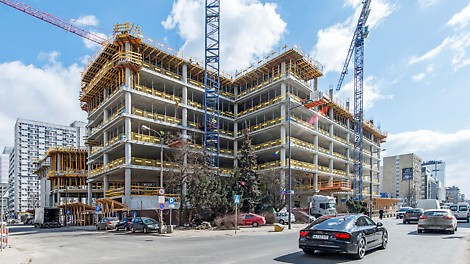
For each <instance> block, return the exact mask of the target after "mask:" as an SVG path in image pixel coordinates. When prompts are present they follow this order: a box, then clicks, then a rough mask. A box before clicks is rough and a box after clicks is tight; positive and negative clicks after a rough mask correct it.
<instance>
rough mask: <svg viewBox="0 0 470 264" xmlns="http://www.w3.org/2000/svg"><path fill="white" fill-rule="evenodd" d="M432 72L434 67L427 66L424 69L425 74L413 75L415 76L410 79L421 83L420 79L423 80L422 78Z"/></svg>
mask: <svg viewBox="0 0 470 264" xmlns="http://www.w3.org/2000/svg"><path fill="white" fill-rule="evenodd" d="M433 71H434V65H432V64H429V65H428V67H426V70H425V72H421V73H418V74H415V75H413V76H411V79H412V80H413V81H415V82H417V81H421V80H422V79H424V77H425V76H426V75H428V74H429V73H432V72H433Z"/></svg>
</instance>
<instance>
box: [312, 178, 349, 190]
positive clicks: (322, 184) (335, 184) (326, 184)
mask: <svg viewBox="0 0 470 264" xmlns="http://www.w3.org/2000/svg"><path fill="white" fill-rule="evenodd" d="M350 188H351V186H350V184H349V181H348V180H340V181H331V182H330V181H318V189H319V190H326V189H350Z"/></svg>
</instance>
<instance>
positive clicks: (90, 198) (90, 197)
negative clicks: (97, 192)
mask: <svg viewBox="0 0 470 264" xmlns="http://www.w3.org/2000/svg"><path fill="white" fill-rule="evenodd" d="M87 185H88V186H87V200H86V204H88V205H92V203H93V184H92V181H90V180H88V181H87Z"/></svg>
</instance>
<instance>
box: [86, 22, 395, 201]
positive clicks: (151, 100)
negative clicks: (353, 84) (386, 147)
mask: <svg viewBox="0 0 470 264" xmlns="http://www.w3.org/2000/svg"><path fill="white" fill-rule="evenodd" d="M139 35H140V33H139V31H138V29H137V28H136V27H134V26H131V25H129V24H123V25H116V27H115V35H114V39H113V41H112V42H110V43H106V44H105V45H104V46H103V47H102V49H101V50H100V51H99V52H98V53H97V54H96V55H95V59H94V60H93V61H92V62H91V63H90V64H89V65H88V66H87V67H86V69H85V71H84V74H83V79H82V83H83V84H84V85H83V87H82V94H81V97H80V101H81V104H82V109H83V110H84V111H86V112H87V113H88V128H89V130H88V144H89V153H90V154H89V162H88V164H89V165H88V166H89V167H88V169H89V181H88V183H89V186H90V185H91V184H93V182H95V181H96V182H103V192H104V195H105V197H107V198H113V199H116V200H118V201H121V202H123V203H125V204H127V205H128V206H129V207H130V210H137V209H142V210H153V209H155V207H156V205H157V204H158V203H157V202H156V197H154V196H152V195H150V194H152V193H155V190H157V189H158V188H159V187H160V183H159V178H158V177H156V175H158V174H159V172H160V167H161V166H162V164H161V163H160V158H161V156H160V150H159V149H160V147H161V146H162V147H163V149H164V153H165V154H164V155H163V170H164V172H167V171H169V170H172V169H173V168H175V167H176V166H180V164H173V163H172V162H171V160H170V159H169V157H171V156H172V155H174V154H175V153H176V150H175V149H174V148H172V147H171V146H170V144H168V142H162V141H161V140H160V137H159V133H161V132H160V131H163V134H172V133H173V134H174V133H179V134H181V135H184V138H187V137H190V138H191V139H192V143H191V147H192V148H193V149H194V150H201V149H203V135H204V85H203V83H204V68H203V66H202V65H200V64H199V63H196V62H194V61H192V60H185V59H184V58H181V57H180V56H178V54H175V53H172V52H171V51H170V50H167V49H162V48H161V47H159V48H157V47H155V46H153V45H151V44H149V43H146V42H144V41H143V40H142V39H140V38H139ZM321 71H322V66H321V65H320V64H319V63H318V62H316V61H314V60H313V59H311V58H310V57H309V56H307V55H306V54H305V53H304V52H302V51H300V50H299V49H297V48H290V49H289V48H282V49H279V50H278V51H277V52H273V53H271V54H270V55H268V56H266V57H265V58H264V59H263V60H261V61H259V62H258V64H256V65H252V66H251V67H250V68H248V69H246V70H241V71H239V72H237V74H236V76H234V77H230V76H225V75H221V76H220V89H219V96H220V97H219V98H220V103H219V116H220V121H219V122H218V124H219V126H218V132H219V139H220V144H219V148H220V154H219V170H218V171H219V174H220V175H221V176H231V175H232V172H233V169H234V167H236V166H237V158H236V157H237V155H238V149H239V148H240V147H241V145H242V141H243V130H244V129H247V130H248V131H249V136H250V138H251V142H252V144H253V147H254V150H255V152H256V155H257V163H258V167H257V169H258V172H259V173H264V172H268V171H269V172H273V173H275V174H276V175H277V177H280V179H281V181H282V182H283V183H284V184H286V185H287V179H288V173H289V171H288V165H289V164H290V165H291V170H292V178H293V180H292V182H293V186H294V188H293V189H295V194H294V201H295V204H298V205H299V206H306V205H307V196H309V195H313V194H316V193H322V194H329V195H334V196H336V197H338V200H339V201H340V200H346V199H347V198H349V197H350V196H351V195H352V194H353V192H352V186H353V182H354V179H353V176H354V162H353V158H352V157H353V145H354V142H353V134H354V130H353V124H354V121H353V115H352V114H351V113H350V111H349V106H348V105H347V104H346V105H341V104H340V103H338V102H335V100H334V98H333V94H332V92H331V93H330V94H329V95H327V96H323V95H321V94H320V93H319V92H318V78H319V77H321V76H322V72H321ZM311 95H314V97H315V98H312V99H314V100H313V102H311V103H309V107H300V106H302V105H303V104H304V103H305V102H306V101H307V100H308V99H309V98H310V97H311ZM290 109H291V111H290ZM143 126H145V127H148V128H150V131H148V130H143V129H142V127H143ZM363 126H364V140H363V142H364V147H363V157H364V161H363V163H364V164H363V165H364V166H363V172H364V177H363V178H362V179H359V178H358V179H356V183H357V186H360V188H361V190H362V194H363V195H365V196H366V197H368V195H369V189H370V186H371V185H372V190H373V195H374V196H378V195H379V193H378V191H379V188H378V186H379V168H380V153H379V152H378V150H380V149H381V148H380V145H381V143H382V142H384V141H385V139H386V134H385V133H382V132H381V131H380V130H379V129H378V128H377V127H375V126H374V124H373V122H371V121H369V122H364V123H363ZM289 149H290V151H289ZM166 175H167V174H166V173H165V176H166ZM165 176H164V183H163V187H167V186H166V183H165V182H166V181H167V179H166V177H165ZM166 191H167V193H168V192H169V193H170V194H171V192H172V191H171V190H169V189H167V190H166ZM89 195H91V193H89Z"/></svg>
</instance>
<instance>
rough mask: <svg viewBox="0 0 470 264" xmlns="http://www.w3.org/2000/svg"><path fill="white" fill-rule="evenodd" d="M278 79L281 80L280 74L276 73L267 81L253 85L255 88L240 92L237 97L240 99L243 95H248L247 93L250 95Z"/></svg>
mask: <svg viewBox="0 0 470 264" xmlns="http://www.w3.org/2000/svg"><path fill="white" fill-rule="evenodd" d="M280 78H281V74H280V73H277V74H276V75H274V76H272V77H271V78H269V79H268V80H265V81H264V82H262V83H260V84H257V85H255V86H253V87H251V88H248V89H246V90H244V91H242V92H241V93H240V94H239V95H238V97H239V98H240V97H242V96H245V95H247V94H249V93H251V92H254V91H256V90H259V89H261V88H263V87H265V86H266V85H268V84H270V83H273V82H275V81H277V80H279V79H280Z"/></svg>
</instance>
